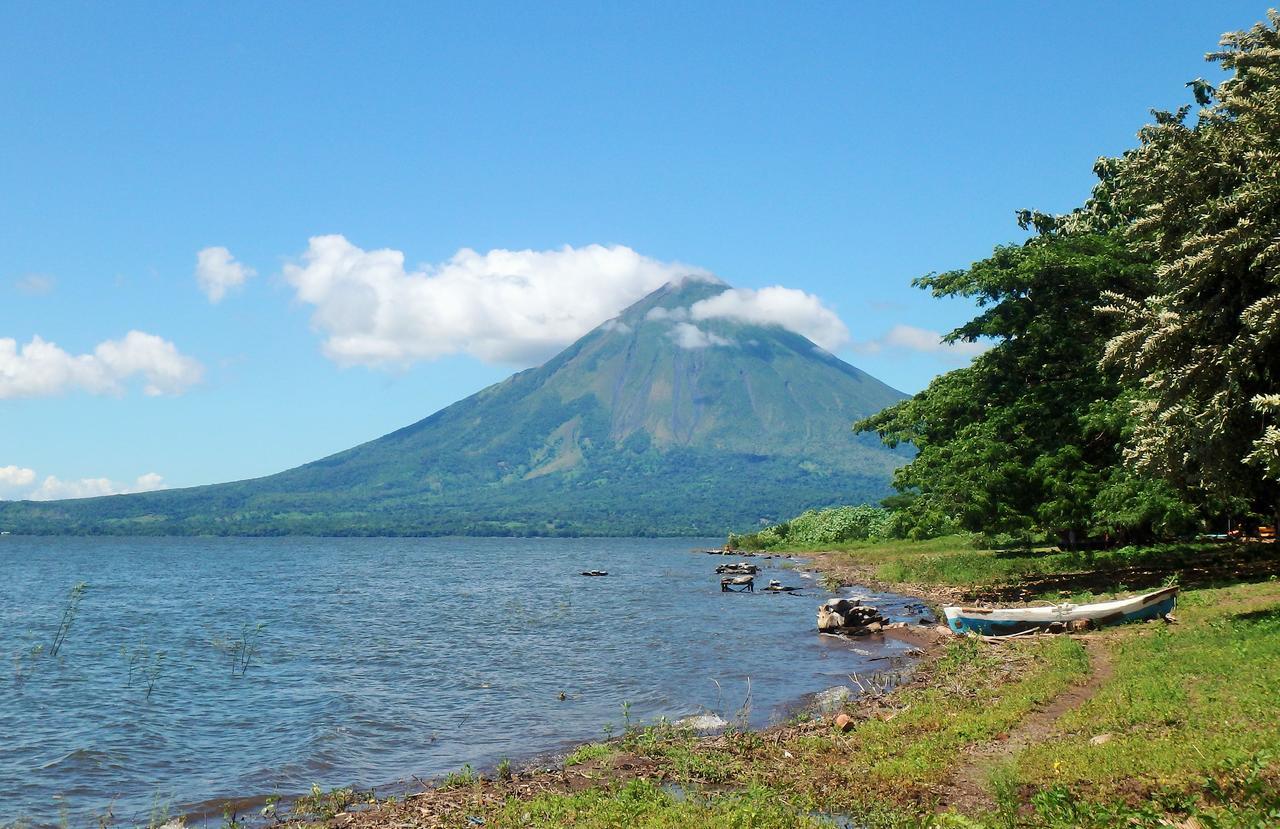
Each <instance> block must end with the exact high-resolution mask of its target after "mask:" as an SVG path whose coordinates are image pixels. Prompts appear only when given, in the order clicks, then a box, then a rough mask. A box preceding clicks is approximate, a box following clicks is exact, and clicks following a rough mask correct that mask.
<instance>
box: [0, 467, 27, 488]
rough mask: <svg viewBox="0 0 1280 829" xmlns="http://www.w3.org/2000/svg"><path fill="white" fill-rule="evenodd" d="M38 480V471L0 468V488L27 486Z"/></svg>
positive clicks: (22, 468)
mask: <svg viewBox="0 0 1280 829" xmlns="http://www.w3.org/2000/svg"><path fill="white" fill-rule="evenodd" d="M35 479H36V471H35V470H34V469H27V468H25V467H22V466H13V465H12V464H10V465H9V466H0V487H19V486H27V485H29V484H30V483H31V482H32V481H34V480H35Z"/></svg>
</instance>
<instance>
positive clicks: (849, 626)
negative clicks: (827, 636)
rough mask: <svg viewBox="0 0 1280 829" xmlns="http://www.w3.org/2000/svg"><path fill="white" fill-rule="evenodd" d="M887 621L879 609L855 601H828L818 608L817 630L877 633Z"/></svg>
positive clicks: (856, 634)
mask: <svg viewBox="0 0 1280 829" xmlns="http://www.w3.org/2000/svg"><path fill="white" fill-rule="evenodd" d="M888 621H889V620H888V618H886V617H885V616H884V615H883V614H881V613H880V611H879V609H877V608H874V607H871V606H870V605H864V604H863V603H862V602H861V601H859V600H857V599H828V600H827V601H826V602H825V603H824V604H822V605H821V606H820V607H819V608H818V630H820V631H822V632H824V633H843V634H851V635H854V636H862V635H865V634H868V633H879V632H880V631H881V629H882V628H883V626H884V625H885V624H887V623H888Z"/></svg>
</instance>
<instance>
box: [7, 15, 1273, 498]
mask: <svg viewBox="0 0 1280 829" xmlns="http://www.w3.org/2000/svg"><path fill="white" fill-rule="evenodd" d="M544 5H545V6H546V7H545V8H537V7H535V4H437V5H428V4H419V3H407V4H403V5H395V4H346V5H327V4H321V3H306V4H303V3H277V4H270V5H266V4H251V3H228V4H217V5H215V4H160V3H153V4H141V3H127V4H73V3H49V4H35V3H13V2H3V3H0V32H2V34H0V77H3V78H4V79H5V80H4V82H3V83H0V112H3V117H2V118H0V367H3V366H4V365H6V363H5V356H4V353H5V352H4V346H5V340H12V341H13V342H12V343H10V352H11V356H10V357H9V358H8V359H9V363H8V365H9V366H10V371H11V372H13V371H18V370H21V371H22V372H24V374H23V375H22V376H21V377H20V378H18V379H17V380H15V379H14V377H10V378H8V380H7V381H6V380H5V378H4V377H3V372H2V371H0V424H2V426H3V428H0V498H3V497H19V496H21V495H25V494H29V492H31V491H34V490H35V489H36V488H38V487H40V486H43V485H44V484H45V483H46V479H47V478H48V477H49V476H53V478H54V480H53V481H51V482H48V486H47V487H46V489H45V493H46V494H69V493H72V492H91V491H94V492H96V491H107V490H119V489H123V488H145V487H148V486H154V485H156V484H157V483H158V482H159V480H160V479H162V480H163V483H164V484H166V485H170V486H184V485H190V484H199V483H209V482H214V481H222V480H232V479H237V478H245V477H252V476H257V475H262V474H266V473H270V472H273V471H277V470H280V469H284V468H287V467H290V466H294V465H297V464H299V463H303V462H306V461H309V460H313V459H315V458H318V457H321V456H323V455H325V454H328V453H331V452H333V451H336V450H339V449H343V448H346V447H348V446H351V445H354V444H356V443H360V442H362V441H364V440H368V439H372V438H374V437H377V436H379V435H381V434H384V433H385V432H388V431H390V430H392V429H395V428H398V427H400V426H403V425H406V424H408V423H411V422H413V421H415V420H417V419H419V418H421V417H424V416H426V415H428V414H430V413H432V412H434V411H436V410H437V409H439V408H441V407H442V406H445V405H447V404H448V403H450V402H453V401H454V400H457V399H459V398H461V397H464V396H466V395H467V394H470V393H472V392H474V391H476V390H478V389H480V388H482V387H483V386H485V385H487V384H489V383H492V382H495V381H497V380H499V379H501V378H502V377H504V376H506V375H507V374H509V373H511V372H512V371H513V370H516V369H519V368H524V367H526V366H527V365H529V364H531V363H532V362H534V361H536V360H537V359H539V358H540V357H539V355H540V354H543V353H545V352H546V350H547V348H549V347H550V346H549V345H548V343H554V342H555V341H556V338H557V337H561V338H563V337H564V336H567V334H566V333H565V332H566V331H572V330H573V326H574V325H578V326H581V325H585V324H586V321H585V320H586V317H589V316H591V315H593V314H596V315H600V319H599V320H595V321H594V322H599V321H602V320H603V319H605V318H607V316H608V315H609V314H607V313H604V311H603V310H602V309H604V308H605V307H606V306H608V305H609V303H610V302H614V303H617V302H620V301H622V300H623V299H624V298H626V297H628V296H629V295H630V293H634V292H635V291H636V290H639V287H640V286H643V285H646V284H648V282H647V281H646V280H648V281H652V279H654V278H656V276H655V274H658V273H660V272H662V269H663V268H668V267H670V268H671V269H672V272H678V271H680V270H681V268H679V267H676V266H669V265H668V264H667V263H671V262H679V263H686V264H687V265H689V266H695V267H697V268H700V269H705V270H706V271H710V272H712V273H715V274H716V275H718V276H720V277H721V278H723V279H725V280H726V281H728V282H729V283H731V284H732V285H734V286H737V287H739V288H743V289H761V288H766V287H768V286H776V285H780V286H785V287H786V288H788V289H792V290H793V291H795V292H797V293H796V294H795V296H796V297H800V294H799V293H798V292H804V294H807V295H809V296H808V297H807V298H805V299H806V301H807V300H813V301H814V302H818V301H820V302H821V308H822V309H823V310H825V311H827V312H832V313H834V314H835V315H838V317H839V320H840V321H841V322H842V323H843V325H844V328H845V329H846V330H847V336H846V337H844V338H839V337H837V338H835V340H833V347H834V350H836V352H837V353H839V354H840V355H841V356H842V357H844V358H845V359H847V360H849V361H850V362H853V363H854V364H855V365H858V366H859V367H861V368H863V369H865V370H867V371H869V372H871V373H872V374H874V375H876V376H878V377H880V378H881V379H883V380H885V381H886V382H888V383H890V384H891V385H894V386H897V387H898V388H901V389H903V390H905V391H917V390H919V389H920V388H922V387H923V386H924V385H926V384H927V383H928V381H929V379H930V378H931V377H932V376H934V375H936V374H937V373H939V372H942V371H945V370H947V369H948V368H952V367H954V366H956V365H959V364H962V363H963V361H964V360H965V359H966V355H965V354H956V353H942V352H939V351H938V350H936V349H935V348H932V342H931V341H929V340H928V338H927V337H925V336H924V335H923V334H922V333H921V332H939V331H946V330H948V329H949V328H951V327H953V326H955V325H956V324H959V323H960V322H962V321H963V320H964V319H966V318H967V316H968V315H969V313H970V311H971V309H970V308H969V307H968V306H967V305H966V304H964V303H961V302H939V301H936V300H933V299H931V298H929V297H928V296H927V295H925V294H924V293H922V292H920V291H917V290H915V289H913V288H911V287H910V285H909V283H910V280H911V279H912V278H913V277H915V276H918V275H921V274H924V273H927V272H930V271H934V270H942V269H948V268H953V267H960V266H964V265H966V264H967V263H969V262H971V261H973V260H974V259H977V258H980V257H982V256H983V255H984V254H985V253H986V252H988V251H989V250H990V249H991V247H992V246H993V245H995V244H999V243H1004V242H1010V241H1016V240H1018V239H1020V238H1021V235H1020V233H1019V231H1018V229H1017V227H1016V225H1015V224H1014V222H1013V211H1014V210H1015V209H1016V208H1020V207H1034V208H1038V209H1041V210H1046V211H1061V210H1066V209H1069V208H1071V207H1072V206H1074V205H1076V204H1078V203H1080V201H1081V200H1082V199H1083V198H1084V197H1085V196H1086V195H1087V193H1088V190H1089V187H1090V185H1091V175H1090V168H1091V166H1092V164H1093V161H1094V159H1095V158H1097V157H1098V156H1099V155H1104V154H1116V153H1119V152H1120V151H1122V150H1123V149H1125V148H1126V147H1129V146H1132V144H1133V143H1134V137H1133V136H1134V133H1135V132H1136V130H1137V129H1138V128H1139V127H1140V126H1141V125H1142V124H1143V123H1144V122H1145V121H1146V120H1147V119H1148V118H1149V115H1148V110H1149V109H1150V108H1152V107H1162V108H1173V107H1175V106H1177V105H1179V104H1181V103H1184V102H1186V101H1187V100H1188V99H1189V96H1188V95H1187V94H1186V91H1185V90H1184V88H1183V84H1184V83H1185V82H1186V81H1187V80H1190V79H1191V78H1194V77H1196V76H1198V75H1204V76H1206V77H1210V78H1213V77H1216V75H1215V74H1214V70H1213V67H1211V66H1209V65H1207V64H1205V63H1203V61H1202V60H1201V58H1202V55H1203V54H1204V53H1205V52H1206V51H1209V50H1211V49H1212V48H1213V47H1214V46H1215V44H1216V42H1217V39H1218V36H1219V35H1220V34H1221V33H1222V32H1224V31H1226V30H1229V29H1235V28H1242V27H1245V26H1248V25H1251V24H1252V23H1254V22H1255V21H1257V20H1259V19H1261V18H1262V17H1263V15H1264V12H1265V4H1259V3H1238V2H1215V3H1211V4H1205V3H1194V2H1182V3H1179V2H1161V3H1142V2H1126V3H1112V2H1106V3H1103V2H1096V3H1089V2H1078V3H1035V2H1016V3H963V4H962V3H941V2H939V3H916V4H905V3H904V4H897V3H894V4H890V3H878V4H871V3H852V2H846V3H832V4H819V3H800V4H752V3H734V4H717V3H697V4H681V5H676V4H671V5H663V4H657V3H650V4H604V3H586V4H576V3H561V4H554V5H552V4H544ZM464 7H465V8H464ZM336 236H341V237H343V240H344V241H343V242H342V244H344V245H346V246H348V247H342V248H338V247H334V246H333V245H330V246H329V247H327V248H324V249H323V251H322V250H321V248H319V247H316V246H315V245H314V244H313V243H312V242H311V241H310V240H311V239H312V238H313V237H336ZM334 243H335V244H337V242H336V240H334ZM592 245H600V246H604V247H603V250H605V252H606V254H607V255H608V256H611V257H612V258H611V259H609V262H610V263H611V264H610V267H613V266H615V265H616V266H617V267H618V268H620V269H622V271H626V272H625V273H623V272H622V271H619V275H617V276H616V279H613V281H612V282H609V283H608V284H605V282H604V281H602V282H600V283H599V284H600V289H599V292H598V293H597V292H595V291H594V289H588V288H585V287H583V285H584V284H593V283H590V281H589V280H588V283H583V282H582V280H583V279H584V278H585V277H584V276H583V274H584V270H583V268H589V262H588V263H587V264H584V260H583V256H587V253H589V252H590V251H592V250H597V249H594V248H591V247H590V246H592ZM565 246H570V250H565ZM617 246H625V248H627V249H629V251H634V254H632V253H630V252H629V251H624V250H622V249H621V248H618V247H617ZM210 248H226V249H227V253H228V254H229V256H230V257H232V259H230V260H227V259H226V258H225V257H223V258H221V259H219V258H218V256H217V255H216V252H215V255H214V258H213V260H212V261H213V264H212V265H210V266H209V268H208V269H207V273H206V277H210V278H212V277H220V278H223V279H227V278H230V279H231V280H232V281H233V282H234V281H235V279H236V277H237V275H243V274H244V273H245V272H243V271H236V270H235V268H236V267H237V265H239V266H241V267H243V268H247V269H251V270H252V271H253V272H254V275H252V276H250V277H248V278H246V279H244V281H243V284H240V285H235V286H232V287H231V288H230V289H229V290H227V291H226V293H225V295H224V296H222V297H221V299H220V301H217V302H214V301H211V298H210V294H209V292H208V291H207V290H202V289H201V285H200V284H199V283H198V281H197V275H196V271H197V253H198V252H199V251H202V250H207V249H210ZM382 249H389V250H394V251H401V252H403V259H404V265H403V268H402V269H401V270H399V271H397V270H396V268H395V263H394V257H392V258H391V259H390V260H388V259H387V258H386V257H379V256H377V255H374V254H372V253H370V252H372V251H378V250H382ZM461 249H470V250H473V251H476V252H477V253H476V255H475V257H473V260H468V261H466V262H462V261H460V260H458V259H455V255H456V254H457V252H458V251H459V250H461ZM308 251H310V253H311V255H312V258H311V259H307V258H304V255H305V254H307V253H308ZM334 251H339V252H341V251H347V252H348V253H350V256H346V257H345V258H343V257H342V256H338V254H337V253H334ZM491 251H517V252H519V251H533V252H550V253H535V254H530V255H529V256H525V257H523V258H520V257H517V259H519V262H518V263H517V265H516V266H512V267H526V268H530V269H532V271H531V272H532V273H534V276H535V277H536V279H535V286H534V289H533V290H542V288H546V289H547V290H546V291H543V293H541V294H538V296H536V297H533V300H534V302H533V304H534V305H537V307H538V308H544V306H545V308H544V310H545V309H550V311H549V312H548V313H550V314H551V315H552V316H554V315H555V313H556V309H558V308H561V307H563V308H565V309H567V310H566V311H565V314H566V315H567V316H566V319H565V320H561V321H560V322H559V323H557V325H558V327H555V326H553V328H552V329H538V330H536V331H530V330H523V329H522V330H519V331H517V330H515V329H518V328H521V326H524V328H528V325H530V324H532V323H530V322H529V320H528V319H523V318H521V319H514V320H512V319H508V318H507V316H504V315H503V314H496V315H494V316H493V317H492V318H491V319H490V318H489V315H487V314H486V313H484V309H483V308H480V307H479V306H476V303H478V302H482V301H484V300H485V297H489V296H490V294H487V293H484V292H473V291H470V289H469V288H468V287H467V286H468V285H471V284H480V283H474V282H468V281H467V280H468V279H472V280H474V279H480V278H484V277H485V274H488V276H490V277H491V276H493V274H494V272H495V271H494V269H495V268H499V269H500V268H501V267H504V265H503V262H504V261H506V260H504V259H503V258H502V256H501V255H498V254H491V253H490V252H491ZM609 251H612V253H609ZM330 254H332V255H333V256H337V259H334V260H333V261H330V260H329V259H326V258H325V257H326V256H330ZM602 255H605V254H602ZM587 259H588V260H589V259H590V257H589V256H588V257H587ZM338 260H341V261H342V262H347V263H348V264H349V265H350V267H352V268H356V269H357V270H358V274H359V278H360V279H368V280H375V279H376V280H381V282H379V283H378V284H380V285H381V284H385V285H388V286H392V288H393V289H394V290H393V292H392V293H391V294H389V295H386V296H384V297H383V298H384V300H385V299H387V297H388V296H389V297H390V299H389V300H388V302H389V307H390V308H391V310H393V311H395V312H396V313H397V314H399V315H400V317H402V318H400V317H397V320H393V321H392V322H390V323H386V324H385V325H382V324H381V323H380V325H382V327H380V328H378V330H372V329H368V326H367V325H366V326H365V328H366V329H368V330H365V329H362V328H361V325H362V324H364V323H362V322H361V321H360V320H358V319H356V320H353V319H351V318H350V316H351V314H353V313H356V312H355V311H352V310H351V309H352V307H353V306H352V302H353V300H351V296H352V295H351V294H350V293H343V292H342V290H339V289H338V288H335V287H333V284H331V282H327V281H326V280H327V279H328V277H327V276H326V274H327V273H329V271H326V270H325V268H327V267H330V266H331V265H333V263H334V262H336V261H338ZM451 262H452V264H448V263H451ZM351 263H355V264H351ZM560 268H564V269H568V270H566V271H565V273H564V274H562V273H561V271H560V270H558V269H560ZM626 268H631V270H629V271H627V270H626ZM486 269H487V270H486ZM569 271H572V273H570V272H569ZM290 274H292V275H290ZM477 274H478V276H477ZM562 277H563V278H562ZM429 279H436V280H438V281H439V284H440V285H443V284H444V283H445V282H449V284H452V285H454V286H455V288H456V289H457V292H460V293H461V294H462V295H465V297H466V298H467V299H468V300H469V301H470V302H471V305H472V306H475V307H470V309H469V311H467V313H470V314H472V315H476V314H479V315H480V316H483V317H485V319H486V320H487V322H485V323H484V325H487V327H484V326H481V328H482V329H483V330H481V329H478V328H475V327H474V326H473V327H470V328H466V330H462V329H460V328H458V326H459V325H461V323H459V322H458V321H457V320H455V319H452V318H451V317H449V309H450V308H452V307H453V306H452V305H450V304H448V301H451V300H450V296H453V297H454V298H455V299H456V298H457V297H456V296H455V295H448V294H447V292H445V293H440V292H435V291H434V288H433V289H432V290H425V289H424V290H423V291H417V290H416V289H415V290H413V291H410V290H406V291H403V292H401V293H395V291H396V290H399V289H398V288H395V287H394V286H397V285H399V286H401V287H405V286H409V285H410V283H415V281H416V282H417V283H423V284H425V281H426V280H429ZM611 279H612V277H611ZM450 280H452V282H450ZM575 280H576V281H575ZM370 284H372V283H370ZM538 286H542V288H539V287H538ZM206 287H207V285H206ZM418 287H422V284H420V285H418ZM437 287H438V286H437ZM441 290H443V289H441ZM455 293H456V292H455ZM586 294H590V296H589V297H587V298H586V299H584V298H583V297H584V295H586ZM746 296H747V298H748V299H752V300H755V299H760V297H761V296H762V295H757V294H751V293H748V294H747V295H746ZM308 297H309V298H308ZM492 297H493V301H495V302H496V301H499V300H502V298H503V297H502V295H500V294H493V295H492ZM401 299H403V301H401ZM508 299H510V298H508ZM526 299H527V297H524V298H522V297H516V303H515V304H517V305H521V306H523V305H525V304H527V303H526V301H525V300H526ZM447 300H448V301H447ZM797 301H798V300H797ZM415 302H416V303H417V304H414V303H415ZM432 303H434V305H432ZM356 305H359V303H358V302H357V303H356ZM426 306H431V307H426ZM795 307H796V308H800V307H801V306H800V305H796V306H795ZM804 307H810V306H804ZM811 310H812V309H811ZM801 311H803V309H801ZM801 311H797V313H801ZM504 313H505V312H504ZM539 313H541V312H539ZM414 314H419V316H418V317H415V316H414ZM508 316H509V315H508ZM570 317H571V318H572V319H570ZM415 320H417V321H418V323H419V329H420V330H416V331H412V332H409V333H407V334H406V333H405V331H404V328H405V326H409V325H411V324H413V323H414V321H415ZM365 322H367V320H366V321H365ZM828 322H829V320H828ZM468 324H469V323H468ZM477 324H478V323H477ZM801 325H802V326H803V323H801ZM455 329H457V330H455ZM131 331H136V332H141V333H140V334H138V335H134V336H132V338H130V335H129V332H131ZM423 332H427V333H423ZM477 332H478V333H477ZM349 334H350V335H353V336H346V335H349ZM508 335H509V337H508ZM922 337H923V338H922ZM36 338H39V340H36ZM540 338H541V339H540ZM357 341H358V343H357ZM33 343H36V345H37V346H39V347H38V348H36V349H34V350H31V349H28V350H27V351H25V352H24V350H23V349H24V348H25V347H28V346H31V345H32V344H33ZM41 343H43V344H44V345H40V344H41ZM49 343H52V344H56V349H53V347H52V346H49V345H48V344H49ZM353 343H356V344H353ZM538 343H541V345H539V344H538ZM104 344H105V345H104ZM379 349H390V350H389V351H387V352H386V353H387V355H388V356H387V357H385V358H383V359H379V358H375V357H373V356H370V355H372V354H375V353H382V352H381V351H379ZM24 355H25V356H24ZM19 363H21V366H20V367H19V368H18V369H15V368H14V366H17V365H18V364H19ZM6 382H7V383H8V385H7V387H6V385H5V383H6ZM6 388H7V391H5V389H6ZM148 392H151V393H148ZM10 468H11V469H10ZM6 469H9V471H8V472H7V473H6V472H5V470H6ZM26 470H29V471H30V473H31V474H30V475H27V474H26V472H25V471H26ZM5 475H7V476H8V478H7V483H6V480H5ZM143 476H159V477H158V478H157V477H143ZM6 486H7V487H8V488H7V489H6V488H4V487H6ZM77 487H78V488H77Z"/></svg>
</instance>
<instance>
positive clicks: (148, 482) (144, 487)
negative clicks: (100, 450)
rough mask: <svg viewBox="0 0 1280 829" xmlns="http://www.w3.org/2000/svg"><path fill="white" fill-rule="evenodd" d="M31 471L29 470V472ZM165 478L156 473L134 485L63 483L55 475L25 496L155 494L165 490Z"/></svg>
mask: <svg viewBox="0 0 1280 829" xmlns="http://www.w3.org/2000/svg"><path fill="white" fill-rule="evenodd" d="M28 471H29V470H28ZM165 488H166V487H165V484H164V478H163V477H161V476H160V475H157V474H156V473H155V472H148V473H147V474H145V475H139V476H138V479H137V480H135V481H134V482H133V483H131V484H130V483H120V482H117V481H113V480H111V479H110V478H80V479H78V480H72V481H63V480H61V479H59V478H57V477H55V476H53V475H49V476H47V477H45V479H44V481H43V482H42V483H41V484H40V486H39V487H37V488H36V489H35V490H33V491H32V492H30V493H29V494H27V495H25V496H23V498H25V499H26V500H29V501H56V500H59V499H61V498H96V497H98V496H100V495H125V494H128V493H131V492H153V491H155V490H157V489H165Z"/></svg>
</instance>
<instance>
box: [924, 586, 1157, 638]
mask: <svg viewBox="0 0 1280 829" xmlns="http://www.w3.org/2000/svg"><path fill="white" fill-rule="evenodd" d="M1177 602H1178V588H1176V587H1166V588H1164V589H1162V590H1156V591H1154V592H1151V593H1144V594H1142V595H1141V596H1132V597H1130V598H1127V599H1115V600H1114V601H1110V602H1095V603H1093V604H1071V603H1070V602H1064V603H1062V604H1056V605H1049V606H1046V607H991V608H986V607H944V608H943V609H942V612H943V613H944V614H945V615H946V617H947V626H948V627H950V628H951V629H952V630H953V631H955V632H956V633H976V634H979V635H981V636H1008V635H1010V634H1014V633H1026V632H1027V631H1031V630H1082V629H1087V628H1091V627H1102V626H1104V625H1122V624H1125V623H1126V622H1141V621H1145V620H1148V619H1159V618H1162V617H1164V616H1166V615H1168V614H1170V613H1172V612H1173V608H1174V607H1175V606H1176V604H1177Z"/></svg>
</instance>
